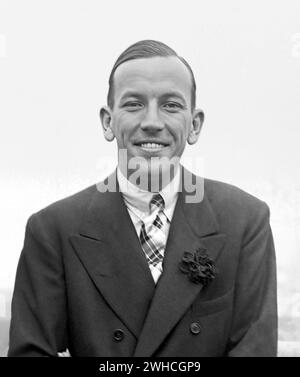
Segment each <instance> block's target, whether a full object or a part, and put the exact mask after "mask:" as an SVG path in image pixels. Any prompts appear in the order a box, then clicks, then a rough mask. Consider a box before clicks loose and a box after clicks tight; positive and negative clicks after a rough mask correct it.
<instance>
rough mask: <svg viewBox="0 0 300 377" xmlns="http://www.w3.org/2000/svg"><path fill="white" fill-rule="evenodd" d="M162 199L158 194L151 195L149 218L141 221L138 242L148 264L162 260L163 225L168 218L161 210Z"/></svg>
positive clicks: (164, 240) (154, 263) (165, 224)
mask: <svg viewBox="0 0 300 377" xmlns="http://www.w3.org/2000/svg"><path fill="white" fill-rule="evenodd" d="M164 207H165V203H164V199H163V197H162V196H161V195H160V194H155V195H153V197H152V199H151V202H150V213H151V219H153V218H154V221H150V222H149V223H148V224H145V223H144V222H143V223H142V227H141V233H140V242H141V245H142V248H143V250H144V253H145V256H146V259H147V262H148V264H149V265H152V266H156V265H158V264H159V263H160V262H162V260H163V257H164V251H165V246H166V241H167V240H166V232H165V231H164V227H166V226H167V224H168V219H167V217H166V215H165V214H164V212H163V210H164Z"/></svg>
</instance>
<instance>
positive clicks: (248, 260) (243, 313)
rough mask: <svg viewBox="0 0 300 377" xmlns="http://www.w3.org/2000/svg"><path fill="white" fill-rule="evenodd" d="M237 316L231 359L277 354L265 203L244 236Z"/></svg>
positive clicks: (272, 256) (273, 268)
mask: <svg viewBox="0 0 300 377" xmlns="http://www.w3.org/2000/svg"><path fill="white" fill-rule="evenodd" d="M233 313H234V316H233V321H232V326H231V336H230V342H229V347H228V356H276V355H277V287H276V262H275V250H274V242H273V236H272V231H271V228H270V224H269V208H268V206H267V205H266V204H265V203H263V205H261V206H259V209H258V210H257V211H256V213H255V214H254V215H253V216H252V219H251V221H250V222H249V225H248V227H247V230H246V231H245V234H244V244H243V247H242V250H241V254H240V260H239V267H238V274H237V280H236V287H235V302H234V312H233Z"/></svg>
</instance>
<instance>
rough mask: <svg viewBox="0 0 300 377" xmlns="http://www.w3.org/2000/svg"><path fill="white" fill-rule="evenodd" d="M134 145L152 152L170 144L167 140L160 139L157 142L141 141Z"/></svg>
mask: <svg viewBox="0 0 300 377" xmlns="http://www.w3.org/2000/svg"><path fill="white" fill-rule="evenodd" d="M134 145H135V146H137V147H139V148H141V149H143V150H144V151H147V152H148V151H150V152H157V151H161V150H163V149H164V148H166V147H168V146H169V144H167V143H165V142H158V141H157V142H152V141H151V142H149V141H141V142H137V143H134Z"/></svg>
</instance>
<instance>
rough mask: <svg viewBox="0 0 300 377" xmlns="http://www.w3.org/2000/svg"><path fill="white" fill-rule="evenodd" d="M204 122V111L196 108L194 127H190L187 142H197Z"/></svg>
mask: <svg viewBox="0 0 300 377" xmlns="http://www.w3.org/2000/svg"><path fill="white" fill-rule="evenodd" d="M203 122H204V112H203V111H202V110H200V109H195V110H194V114H193V121H192V127H191V129H190V132H189V135H188V138H187V142H188V144H190V145H192V144H195V143H196V142H197V140H198V138H199V135H200V131H201V129H202V125H203Z"/></svg>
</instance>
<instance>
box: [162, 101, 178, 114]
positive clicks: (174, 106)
mask: <svg viewBox="0 0 300 377" xmlns="http://www.w3.org/2000/svg"><path fill="white" fill-rule="evenodd" d="M163 107H164V109H166V110H167V111H169V112H170V113H172V112H173V113H174V112H176V111H178V110H180V109H182V108H183V106H182V105H181V104H180V103H178V102H167V103H165V104H164V105H163Z"/></svg>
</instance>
